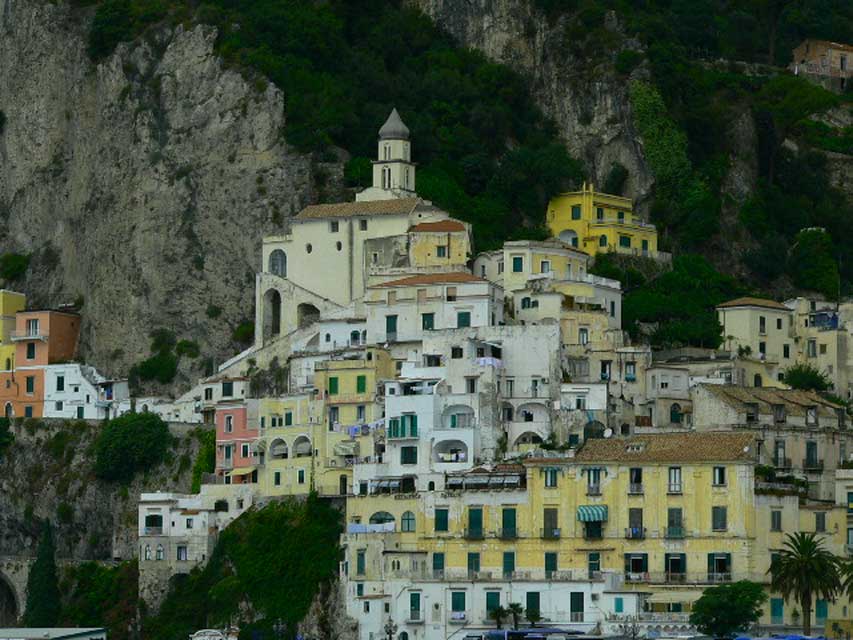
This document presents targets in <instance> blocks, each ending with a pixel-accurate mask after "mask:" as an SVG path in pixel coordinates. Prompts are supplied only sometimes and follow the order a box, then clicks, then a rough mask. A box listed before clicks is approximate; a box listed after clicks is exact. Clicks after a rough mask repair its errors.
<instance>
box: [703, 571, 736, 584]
mask: <svg viewBox="0 0 853 640" xmlns="http://www.w3.org/2000/svg"><path fill="white" fill-rule="evenodd" d="M731 581H732V574H731V573H717V572H711V573H709V574H708V582H731Z"/></svg>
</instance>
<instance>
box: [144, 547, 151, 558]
mask: <svg viewBox="0 0 853 640" xmlns="http://www.w3.org/2000/svg"><path fill="white" fill-rule="evenodd" d="M143 557H144V558H145V559H146V560H150V559H151V545H150V544H146V545H145V555H144V556H143Z"/></svg>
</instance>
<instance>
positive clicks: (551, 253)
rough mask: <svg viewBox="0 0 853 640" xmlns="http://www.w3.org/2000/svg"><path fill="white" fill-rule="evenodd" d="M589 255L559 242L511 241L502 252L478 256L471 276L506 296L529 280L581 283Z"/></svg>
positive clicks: (488, 252)
mask: <svg viewBox="0 0 853 640" xmlns="http://www.w3.org/2000/svg"><path fill="white" fill-rule="evenodd" d="M588 266H589V256H588V255H586V254H584V253H583V252H581V251H578V250H577V249H575V248H572V247H571V246H568V245H567V244H566V243H564V242H559V241H558V240H553V239H552V240H542V241H534V240H511V241H509V242H505V243H504V246H503V249H498V250H495V251H487V252H485V253H481V254H480V255H478V256H477V258H476V259H475V260H474V275H477V276H479V277H481V278H485V279H486V280H488V281H489V282H493V283H495V284H498V285H500V286H502V287H503V288H504V291H505V292H507V294H511V293H514V292H515V291H520V290H522V289H525V288H527V286H528V282H529V281H530V280H531V279H534V280H540V279H546V278H552V279H555V280H582V279H583V278H584V277H585V276H586V273H587V267H588Z"/></svg>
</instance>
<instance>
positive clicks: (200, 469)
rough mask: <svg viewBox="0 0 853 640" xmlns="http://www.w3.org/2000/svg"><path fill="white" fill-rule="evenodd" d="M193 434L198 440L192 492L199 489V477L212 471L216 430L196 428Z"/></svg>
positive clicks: (214, 459) (214, 457)
mask: <svg viewBox="0 0 853 640" xmlns="http://www.w3.org/2000/svg"><path fill="white" fill-rule="evenodd" d="M193 436H194V437H195V438H196V439H197V440H198V441H199V448H198V455H197V456H196V459H195V462H194V463H193V473H192V492H193V493H198V492H199V491H201V479H202V475H204V474H205V473H213V471H214V468H215V467H216V431H214V430H213V429H207V430H203V429H196V430H195V431H194V432H193Z"/></svg>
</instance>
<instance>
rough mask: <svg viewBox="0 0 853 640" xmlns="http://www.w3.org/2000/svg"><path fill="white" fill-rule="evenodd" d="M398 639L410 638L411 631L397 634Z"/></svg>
mask: <svg viewBox="0 0 853 640" xmlns="http://www.w3.org/2000/svg"><path fill="white" fill-rule="evenodd" d="M397 640H409V632H408V631H401V632H400V635H399V636H397Z"/></svg>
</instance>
